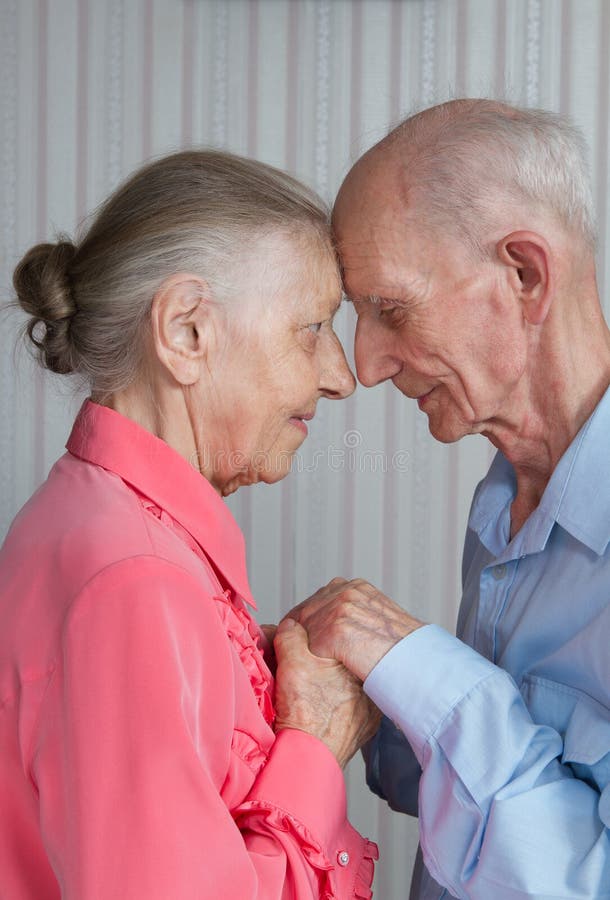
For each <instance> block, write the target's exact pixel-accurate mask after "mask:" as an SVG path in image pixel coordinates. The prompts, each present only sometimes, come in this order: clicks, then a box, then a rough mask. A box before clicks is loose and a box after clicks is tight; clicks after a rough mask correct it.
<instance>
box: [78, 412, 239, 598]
mask: <svg viewBox="0 0 610 900" xmlns="http://www.w3.org/2000/svg"><path fill="white" fill-rule="evenodd" d="M66 449H67V450H68V451H69V452H70V453H72V454H73V455H74V456H78V457H79V458H80V459H83V460H86V461H87V462H90V463H93V464H94V465H96V466H101V467H102V468H104V469H107V470H108V471H109V472H114V473H115V474H116V475H118V476H119V477H120V478H122V479H123V481H125V482H126V483H127V484H129V485H132V486H133V487H134V488H136V490H138V491H139V492H140V493H142V494H144V495H145V496H146V497H149V498H150V499H151V500H153V501H154V502H155V503H156V504H157V505H158V506H160V507H161V508H162V509H164V510H165V511H166V512H168V513H169V515H170V516H171V517H172V518H173V519H175V520H176V521H177V522H179V524H180V525H182V527H183V528H185V529H186V530H187V531H188V532H189V533H190V534H191V535H192V537H193V538H194V540H195V541H196V542H197V543H198V544H199V546H200V547H201V549H202V550H203V551H204V552H205V554H206V555H207V556H208V557H209V558H210V559H211V560H212V562H213V563H214V565H215V566H216V567H217V568H218V569H219V570H220V571H221V572H222V575H223V576H224V578H225V579H226V580H227V582H228V583H229V584H230V585H231V587H232V588H233V589H234V590H235V592H236V593H237V594H239V596H240V597H242V598H243V599H244V600H245V601H246V602H247V603H249V604H250V606H253V607H254V608H255V609H256V604H255V602H254V599H253V597H252V594H251V592H250V587H249V585H248V575H247V571H246V553H245V545H244V538H243V535H242V533H241V531H240V529H239V526H238V524H237V522H236V521H235V519H234V518H233V515H232V514H231V511H230V509H229V508H228V506H227V504H226V503H225V502H224V500H223V499H222V497H220V495H219V494H218V493H217V492H216V491H215V490H214V488H213V487H212V485H211V484H210V482H209V481H208V480H207V479H206V478H204V476H203V475H201V474H200V473H199V471H198V470H197V469H195V468H193V466H191V465H189V463H188V462H187V461H186V459H184V458H183V457H182V456H180V454H179V453H178V452H177V451H176V450H173V449H172V448H171V447H170V446H169V444H166V443H165V441H163V440H161V439H160V438H158V437H156V436H155V435H154V434H152V433H151V432H149V431H147V430H146V429H145V428H142V427H141V426H140V425H138V424H137V423H136V422H134V421H133V420H132V419H128V418H126V417H125V416H123V415H121V414H120V413H118V412H116V411H115V410H113V409H110V408H109V407H107V406H101V405H100V404H98V403H94V402H93V401H92V400H85V402H84V403H83V405H82V407H81V409H80V412H79V413H78V416H77V417H76V421H75V423H74V426H73V428H72V433H71V434H70V437H69V439H68V443H67V444H66Z"/></svg>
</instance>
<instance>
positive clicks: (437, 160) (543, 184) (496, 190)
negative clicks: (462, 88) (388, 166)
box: [386, 100, 596, 255]
mask: <svg viewBox="0 0 610 900" xmlns="http://www.w3.org/2000/svg"><path fill="white" fill-rule="evenodd" d="M386 140H387V141H388V143H389V144H390V145H392V144H395V145H397V149H399V152H400V153H401V155H403V158H404V160H405V187H406V190H407V191H408V194H409V203H410V202H411V201H412V200H415V202H416V203H417V207H418V210H419V211H423V215H424V218H425V220H426V222H427V223H428V224H429V225H430V226H432V227H436V226H440V227H441V228H445V229H447V228H449V229H450V230H453V231H455V232H456V233H457V235H458V236H459V237H461V238H462V239H463V240H464V241H465V242H466V243H467V244H468V245H469V246H470V247H471V248H472V249H473V250H474V251H475V252H476V253H478V254H482V255H486V254H487V252H488V250H489V247H488V246H487V243H488V241H487V235H488V234H489V232H490V229H492V228H493V226H494V223H496V222H497V211H498V209H501V208H502V205H503V204H504V205H505V204H507V203H508V204H512V205H513V206H516V207H517V208H519V207H523V209H528V210H531V209H532V207H534V208H537V209H539V210H540V211H541V212H543V213H546V214H548V213H550V214H551V215H553V217H554V218H556V219H557V221H558V222H559V223H560V224H561V225H562V226H563V227H564V228H565V229H566V230H568V231H571V232H572V233H574V234H575V235H577V236H579V237H580V238H581V239H582V240H583V242H584V243H585V245H586V246H587V247H588V248H589V249H591V250H592V251H593V250H594V249H595V243H596V226H595V213H594V206H593V196H592V192H591V179H590V174H589V165H588V158H587V153H588V151H587V146H586V143H585V140H584V137H583V136H582V134H581V133H580V131H579V130H578V129H577V128H576V127H575V126H574V125H572V124H571V122H569V121H568V120H567V119H566V118H565V117H563V116H560V115H558V114H557V113H553V112H548V111H547V110H542V109H521V108H518V107H512V106H508V105H506V104H501V103H497V102H495V101H491V100H453V101H450V102H449V103H444V104H441V105H440V106H435V107H432V108H431V109H428V110H424V111H423V112H420V113H418V114H416V115H414V116H411V117H410V118H409V119H407V120H406V121H405V122H403V123H402V124H401V125H399V126H398V128H396V129H395V130H394V132H392V133H391V134H390V135H389V136H388V138H387V139H386ZM403 151H404V153H403ZM412 194H413V196H412Z"/></svg>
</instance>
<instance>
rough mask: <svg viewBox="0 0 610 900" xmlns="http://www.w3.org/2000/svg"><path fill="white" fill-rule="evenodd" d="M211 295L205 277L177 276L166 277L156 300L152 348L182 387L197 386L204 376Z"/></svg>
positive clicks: (153, 306) (154, 304) (152, 318)
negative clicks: (201, 376)
mask: <svg viewBox="0 0 610 900" xmlns="http://www.w3.org/2000/svg"><path fill="white" fill-rule="evenodd" d="M210 296H211V295H210V289H209V287H208V285H207V283H206V282H205V281H204V280H203V279H202V278H199V277H198V276H197V275H192V274H178V275H172V276H171V277H170V278H166V279H165V281H164V282H163V283H162V284H161V285H160V287H159V289H158V291H157V292H156V294H155V296H154V297H153V301H152V307H151V325H152V340H153V346H154V349H155V352H156V354H157V357H158V359H159V360H160V362H161V363H162V364H163V366H165V368H166V369H167V370H168V371H169V372H170V373H171V374H172V376H173V377H174V378H175V380H176V381H177V382H178V383H179V384H182V385H190V384H195V382H196V381H198V379H199V376H200V374H201V369H202V366H203V364H204V362H205V359H206V356H207V342H208V338H209V335H208V330H209V322H208V321H207V320H208V318H209V300H210Z"/></svg>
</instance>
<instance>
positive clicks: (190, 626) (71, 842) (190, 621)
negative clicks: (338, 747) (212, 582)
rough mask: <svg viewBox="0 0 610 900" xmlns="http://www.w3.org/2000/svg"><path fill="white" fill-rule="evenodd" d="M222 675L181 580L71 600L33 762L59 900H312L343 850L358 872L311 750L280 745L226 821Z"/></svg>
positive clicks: (174, 576) (205, 613)
mask: <svg viewBox="0 0 610 900" xmlns="http://www.w3.org/2000/svg"><path fill="white" fill-rule="evenodd" d="M233 673H234V670H233V660H232V653H231V647H230V645H229V642H228V641H227V637H226V634H225V632H224V630H223V627H222V624H221V622H220V618H219V617H218V615H217V613H216V610H215V608H214V604H213V603H212V602H209V598H207V597H206V596H205V593H204V592H203V591H202V587H201V585H200V584H199V583H198V582H197V581H196V579H194V578H193V576H191V575H190V574H189V573H188V572H186V571H185V570H183V569H181V568H180V567H178V566H174V565H173V564H171V563H168V562H166V561H164V560H160V559H157V558H155V557H140V558H136V559H129V560H125V561H123V562H121V563H117V564H115V565H113V566H111V567H109V568H108V569H106V570H104V571H103V572H101V573H100V574H99V575H97V576H96V577H95V578H94V579H93V580H92V581H91V582H90V583H89V584H88V585H87V587H86V588H85V589H84V590H83V591H82V592H81V594H80V595H79V597H78V598H77V599H76V600H75V602H74V604H73V605H72V608H71V611H70V613H69V614H68V617H67V619H66V622H65V624H64V629H63V636H62V658H61V660H60V661H59V663H58V665H57V668H56V670H55V671H54V673H53V675H52V678H51V681H50V684H49V688H48V691H47V695H46V697H45V700H44V703H43V707H42V710H41V714H40V721H39V724H38V728H37V731H36V738H35V743H34V747H33V748H32V756H31V760H32V761H31V774H32V778H33V780H34V782H35V785H36V789H37V791H38V793H39V803H40V819H41V832H42V836H43V840H44V843H45V846H46V849H47V853H48V856H49V859H50V861H51V865H52V867H53V869H54V871H55V874H56V877H57V879H58V882H59V884H60V885H61V890H62V894H61V896H62V900H118V898H121V900H144V898H146V900H168V898H172V900H205V898H210V900H212V898H213V900H222V898H227V900H229V898H231V900H233V898H239V900H258V898H260V900H263V898H264V900H276V898H277V900H280V898H281V900H288V898H290V900H292V898H294V900H301V898H302V900H309V898H318V897H326V896H327V895H328V896H329V897H334V896H335V893H334V890H333V883H332V880H333V878H334V875H332V869H333V868H334V862H335V858H336V852H337V850H340V849H341V848H342V847H343V844H345V842H346V841H347V843H348V844H349V850H350V851H351V855H352V858H353V860H354V863H355V869H356V870H357V869H359V868H361V864H362V865H364V866H366V862H367V860H366V859H365V857H366V855H367V843H366V842H365V841H364V840H363V839H362V838H361V837H360V836H359V835H358V834H357V833H356V832H355V831H354V830H353V829H351V827H350V826H348V825H347V824H346V821H345V786H344V780H343V776H342V772H341V770H340V768H339V766H338V764H337V762H336V760H335V759H334V757H333V755H332V754H331V753H330V751H329V750H328V749H327V748H326V747H325V746H324V745H323V744H322V743H321V742H320V741H317V740H316V739H315V738H313V737H311V736H309V735H304V734H300V733H296V732H286V733H285V734H283V735H281V736H280V738H279V739H278V740H277V741H276V742H275V744H274V745H273V747H272V749H271V753H270V757H269V760H268V762H267V764H266V766H265V767H264V768H263V769H262V771H261V773H260V774H259V776H258V778H257V779H256V780H255V782H254V785H253V787H252V790H251V793H250V795H249V796H248V797H246V798H245V800H244V803H243V804H242V806H241V808H240V809H238V810H233V811H230V810H229V809H228V808H227V806H226V804H225V803H224V801H223V799H222V796H221V788H222V783H223V778H224V777H225V774H226V771H227V766H228V755H229V753H230V744H231V735H232V732H233V723H234V715H235V712H234V696H235V695H234V690H233V686H234V685H233V679H234V674H233ZM342 842H343V844H342ZM370 855H371V854H369V856H370ZM371 866H372V862H371ZM348 868H349V867H348ZM370 874H371V876H372V870H371V873H370ZM352 876H353V877H352V882H354V883H356V882H357V872H355V870H354V869H352ZM324 891H326V893H324ZM340 896H342V897H343V896H350V897H351V896H356V894H354V893H353V892H352V893H349V894H347V893H345V894H343V893H342V894H341V895H340ZM363 896H365V895H364V894H363Z"/></svg>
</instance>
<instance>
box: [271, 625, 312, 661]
mask: <svg viewBox="0 0 610 900" xmlns="http://www.w3.org/2000/svg"><path fill="white" fill-rule="evenodd" d="M273 646H274V648H275V656H276V659H277V661H278V664H279V663H281V662H282V661H283V660H287V659H289V657H291V656H303V655H304V654H309V641H308V638H307V632H306V631H305V629H304V628H303V626H302V625H299V623H298V622H297V621H296V620H295V619H291V618H290V617H287V618H285V619H282V621H281V622H280V624H279V625H278V627H277V631H276V632H275V638H274V640H273Z"/></svg>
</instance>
